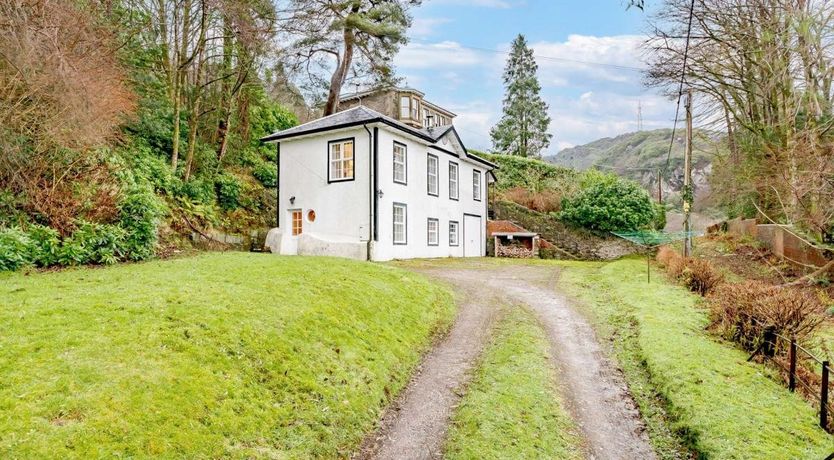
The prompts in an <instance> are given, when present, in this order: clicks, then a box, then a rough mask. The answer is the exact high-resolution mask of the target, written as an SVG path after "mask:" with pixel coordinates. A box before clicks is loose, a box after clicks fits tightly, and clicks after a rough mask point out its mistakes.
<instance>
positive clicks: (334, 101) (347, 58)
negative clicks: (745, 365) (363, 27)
mask: <svg viewBox="0 0 834 460" xmlns="http://www.w3.org/2000/svg"><path fill="white" fill-rule="evenodd" d="M344 40H345V48H344V53H343V54H342V59H341V61H340V62H339V64H338V65H337V66H336V70H335V71H334V72H333V76H332V77H330V91H329V92H328V94H327V103H326V104H325V105H324V115H325V116H327V115H332V114H334V113H336V111H337V110H339V94H341V92H342V85H344V84H345V78H347V73H348V70H349V69H350V66H351V63H352V61H353V44H354V41H355V40H356V35H355V34H354V31H353V29H350V28H345V30H344Z"/></svg>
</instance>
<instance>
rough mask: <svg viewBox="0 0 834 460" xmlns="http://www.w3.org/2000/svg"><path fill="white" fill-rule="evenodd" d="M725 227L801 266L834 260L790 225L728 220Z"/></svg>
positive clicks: (820, 264) (828, 251) (832, 255)
mask: <svg viewBox="0 0 834 460" xmlns="http://www.w3.org/2000/svg"><path fill="white" fill-rule="evenodd" d="M721 227H722V226H716V228H715V229H719V228H721ZM724 227H725V228H726V230H727V232H728V233H731V234H734V235H739V236H746V237H750V238H753V239H755V240H757V241H759V242H761V243H762V245H763V246H764V247H766V248H767V249H768V250H770V252H772V253H773V254H775V255H777V256H779V257H782V258H784V259H786V260H788V261H790V262H794V263H796V264H798V265H801V266H813V267H821V266H823V265H825V264H826V263H828V261H830V260H832V259H834V252H832V251H831V250H829V249H825V248H821V247H816V246H813V245H811V244H809V243H808V242H806V241H805V240H803V239H802V238H800V237H798V236H796V235H795V234H794V233H793V231H792V230H791V227H790V226H788V225H777V224H757V223H756V219H739V218H737V219H732V220H728V221H727V222H726V225H725V226H724Z"/></svg>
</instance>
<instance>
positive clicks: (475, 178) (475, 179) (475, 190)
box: [472, 169, 481, 201]
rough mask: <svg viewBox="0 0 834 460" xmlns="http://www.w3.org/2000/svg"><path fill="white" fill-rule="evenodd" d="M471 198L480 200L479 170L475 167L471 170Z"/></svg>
mask: <svg viewBox="0 0 834 460" xmlns="http://www.w3.org/2000/svg"><path fill="white" fill-rule="evenodd" d="M472 199H473V200H475V201H481V172H480V171H478V170H477V169H476V170H474V171H472Z"/></svg>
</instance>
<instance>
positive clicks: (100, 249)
mask: <svg viewBox="0 0 834 460" xmlns="http://www.w3.org/2000/svg"><path fill="white" fill-rule="evenodd" d="M126 237H127V232H126V231H125V230H124V229H122V228H121V227H119V226H118V225H101V224H96V223H93V222H85V221H82V222H80V223H79V225H78V229H77V230H76V231H75V232H74V233H73V234H72V235H71V236H70V237H69V238H66V239H64V244H63V245H62V246H61V251H60V254H59V256H58V262H59V263H60V264H61V265H80V264H88V263H96V264H107V265H109V264H114V263H116V262H118V261H119V259H120V258H121V257H122V256H123V244H124V241H125V239H126Z"/></svg>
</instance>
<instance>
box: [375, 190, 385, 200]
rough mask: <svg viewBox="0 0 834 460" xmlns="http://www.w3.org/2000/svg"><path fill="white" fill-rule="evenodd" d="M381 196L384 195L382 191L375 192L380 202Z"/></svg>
mask: <svg viewBox="0 0 834 460" xmlns="http://www.w3.org/2000/svg"><path fill="white" fill-rule="evenodd" d="M382 195H384V193H382V189H379V190H377V191H376V196H377V197H379V199H380V200H381V199H382Z"/></svg>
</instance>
